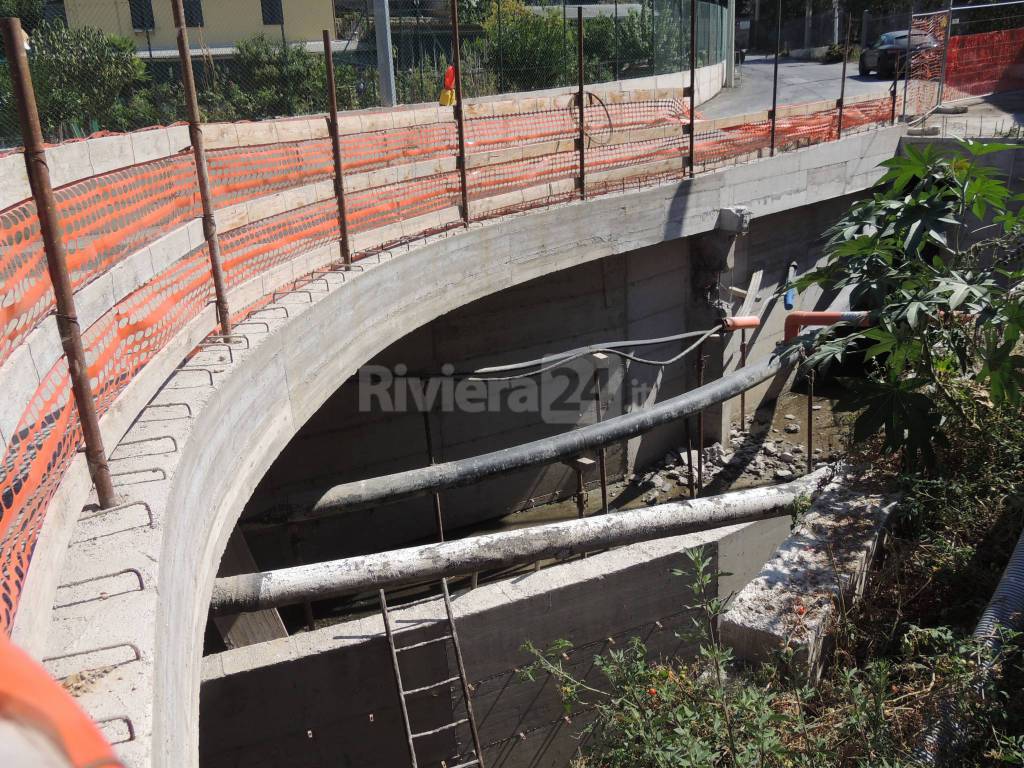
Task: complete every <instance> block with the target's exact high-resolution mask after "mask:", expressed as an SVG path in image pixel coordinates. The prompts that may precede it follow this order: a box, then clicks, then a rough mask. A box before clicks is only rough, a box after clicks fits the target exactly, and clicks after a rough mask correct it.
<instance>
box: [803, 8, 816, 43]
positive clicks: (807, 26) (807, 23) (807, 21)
mask: <svg viewBox="0 0 1024 768" xmlns="http://www.w3.org/2000/svg"><path fill="white" fill-rule="evenodd" d="M813 16H814V3H813V2H812V0H804V48H810V47H811V18H812V17H813Z"/></svg>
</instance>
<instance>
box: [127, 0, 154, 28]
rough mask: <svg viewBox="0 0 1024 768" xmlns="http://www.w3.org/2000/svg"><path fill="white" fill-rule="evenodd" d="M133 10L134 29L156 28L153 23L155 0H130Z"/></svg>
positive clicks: (129, 6) (129, 5) (130, 7)
mask: <svg viewBox="0 0 1024 768" xmlns="http://www.w3.org/2000/svg"><path fill="white" fill-rule="evenodd" d="M128 8H129V10H130V11H131V12H132V29H139V30H149V29H155V24H154V23H153V0H128Z"/></svg>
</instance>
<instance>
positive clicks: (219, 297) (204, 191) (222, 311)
mask: <svg viewBox="0 0 1024 768" xmlns="http://www.w3.org/2000/svg"><path fill="white" fill-rule="evenodd" d="M171 9H172V11H173V14H174V26H175V29H177V33H178V35H177V36H178V58H179V60H180V62H181V84H182V87H183V89H184V91H185V109H186V111H187V112H188V135H189V140H190V141H191V142H192V154H193V155H194V157H195V162H196V180H197V181H198V184H199V199H200V202H201V203H202V206H203V236H204V237H205V238H206V247H207V249H208V250H209V252H210V274H211V276H212V277H213V291H214V295H215V298H216V302H217V320H218V322H219V323H220V330H221V333H222V334H223V335H224V336H230V335H231V311H230V309H229V308H228V291H227V284H226V282H225V280H224V269H223V267H222V265H221V254H220V237H219V236H218V235H217V220H216V215H215V212H214V207H213V194H212V193H211V192H210V172H209V167H208V166H207V163H206V144H205V142H204V140H203V129H202V126H201V125H200V123H201V122H202V115H201V113H200V112H199V99H198V97H197V96H196V78H195V73H194V72H193V71H192V52H191V50H190V49H189V47H188V28H187V26H186V24H185V9H184V6H183V5H182V0H171Z"/></svg>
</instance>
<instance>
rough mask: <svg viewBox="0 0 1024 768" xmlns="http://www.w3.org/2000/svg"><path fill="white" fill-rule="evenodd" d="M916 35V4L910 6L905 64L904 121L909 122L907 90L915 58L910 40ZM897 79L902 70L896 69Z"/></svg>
mask: <svg viewBox="0 0 1024 768" xmlns="http://www.w3.org/2000/svg"><path fill="white" fill-rule="evenodd" d="M913 34H914V4H913V3H911V4H910V21H909V23H908V24H907V55H906V57H905V61H904V64H903V121H904V122H906V120H907V89H908V88H909V87H910V60H911V58H912V57H913V53H911V45H910V40H911V38H912V36H913ZM895 76H896V77H897V78H898V77H899V76H900V68H899V67H896V75H895Z"/></svg>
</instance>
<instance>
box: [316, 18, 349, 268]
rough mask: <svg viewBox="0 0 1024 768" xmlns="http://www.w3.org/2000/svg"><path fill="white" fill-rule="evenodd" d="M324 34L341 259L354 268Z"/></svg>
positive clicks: (334, 90)
mask: <svg viewBox="0 0 1024 768" xmlns="http://www.w3.org/2000/svg"><path fill="white" fill-rule="evenodd" d="M323 32H324V59H325V63H326V65H327V105H328V109H329V110H330V113H329V115H328V121H327V125H328V127H329V129H330V131H329V132H330V134H331V154H332V156H333V158H334V198H335V200H336V201H337V203H338V233H339V237H340V244H341V259H342V261H343V262H345V266H346V267H351V266H352V252H351V251H350V250H349V241H348V215H347V214H346V212H345V176H344V171H343V170H342V162H341V130H340V128H339V126H338V90H337V85H336V83H335V79H334V50H333V49H332V48H331V33H330V32H328V31H327V30H326V29H325V30H324V31H323Z"/></svg>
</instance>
